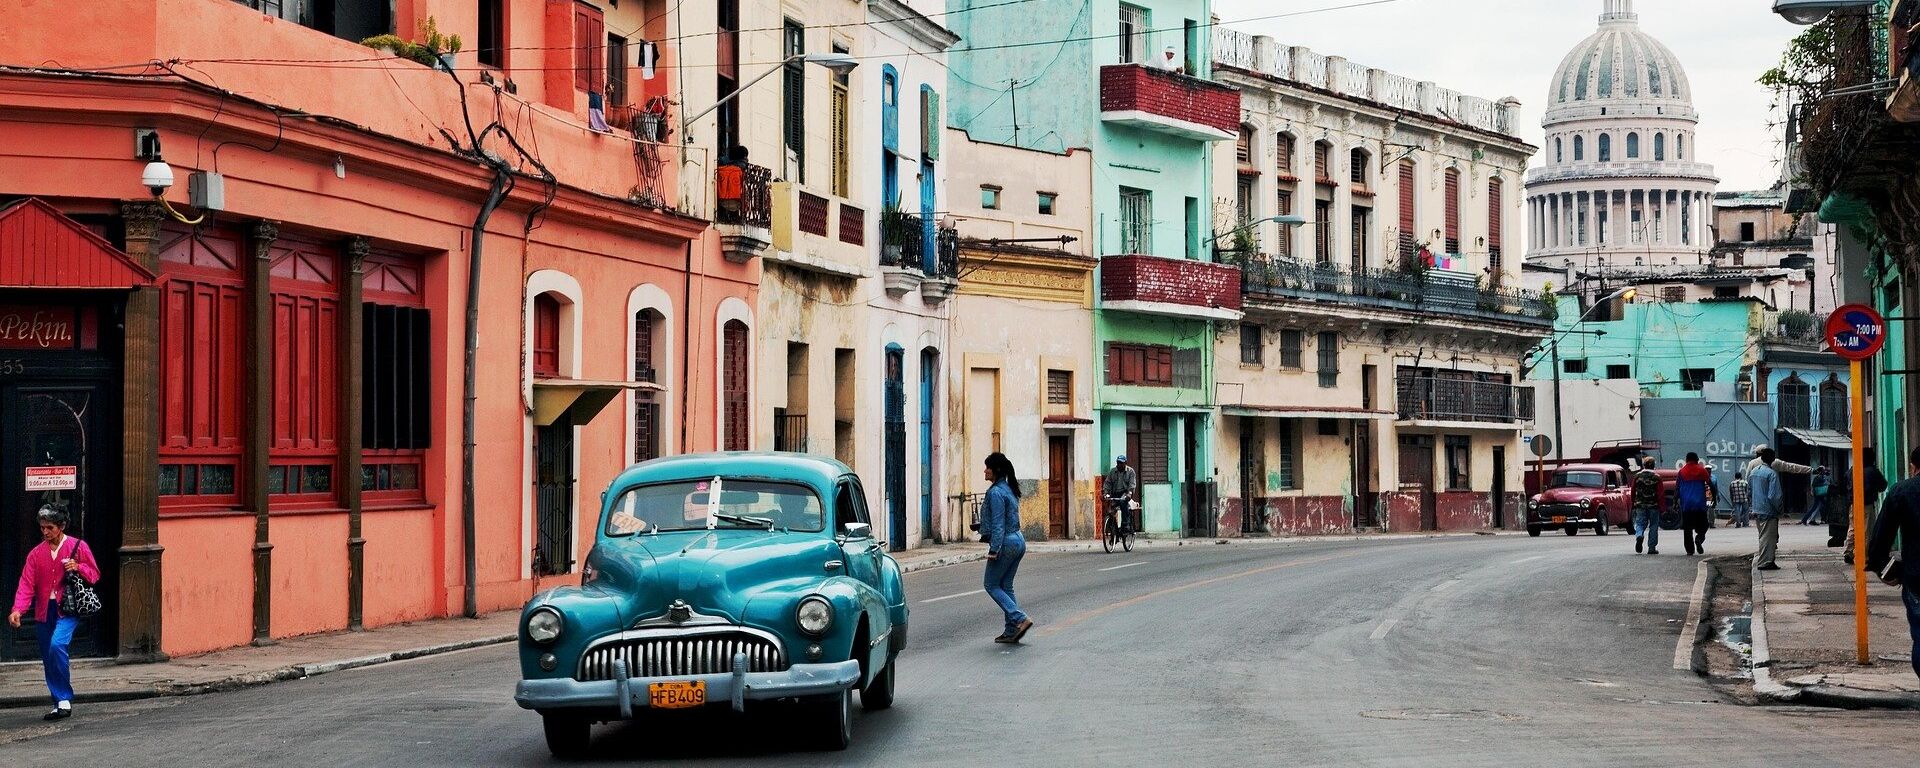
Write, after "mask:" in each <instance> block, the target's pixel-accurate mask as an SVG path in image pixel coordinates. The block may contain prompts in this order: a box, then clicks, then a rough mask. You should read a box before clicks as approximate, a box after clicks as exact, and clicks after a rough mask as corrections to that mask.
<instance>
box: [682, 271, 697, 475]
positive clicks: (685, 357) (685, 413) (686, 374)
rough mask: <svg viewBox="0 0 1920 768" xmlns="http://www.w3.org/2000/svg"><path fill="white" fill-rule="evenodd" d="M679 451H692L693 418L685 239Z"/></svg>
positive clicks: (690, 311)
mask: <svg viewBox="0 0 1920 768" xmlns="http://www.w3.org/2000/svg"><path fill="white" fill-rule="evenodd" d="M680 277H681V278H682V281H681V284H680V314H681V316H682V317H683V318H685V319H684V320H683V321H682V322H681V323H680V452H681V453H692V452H693V446H692V445H691V444H690V443H689V442H688V439H689V437H690V436H691V435H692V434H693V430H692V429H690V428H689V427H688V426H687V422H688V421H689V420H691V419H692V418H693V383H692V382H693V378H692V377H693V349H692V346H693V317H694V315H693V241H692V240H688V241H687V259H686V264H685V265H683V266H682V268H681V270H680Z"/></svg>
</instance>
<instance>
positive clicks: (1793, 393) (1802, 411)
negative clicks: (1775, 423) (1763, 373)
mask: <svg viewBox="0 0 1920 768" xmlns="http://www.w3.org/2000/svg"><path fill="white" fill-rule="evenodd" d="M1812 399H1813V388H1812V387H1809V386H1807V383H1806V382H1804V381H1801V380H1800V377H1799V376H1788V377H1787V378H1786V380H1784V381H1782V382H1780V391H1779V400H1780V405H1779V409H1780V412H1779V414H1778V416H1777V418H1778V419H1779V420H1780V426H1782V427H1786V428H1788V429H1810V428H1812V427H1813V412H1812V411H1813V403H1812V402H1811V401H1812Z"/></svg>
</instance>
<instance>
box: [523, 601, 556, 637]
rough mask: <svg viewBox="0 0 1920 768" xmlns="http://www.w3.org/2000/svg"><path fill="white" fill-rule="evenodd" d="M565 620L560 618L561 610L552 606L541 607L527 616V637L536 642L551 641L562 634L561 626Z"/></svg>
mask: <svg viewBox="0 0 1920 768" xmlns="http://www.w3.org/2000/svg"><path fill="white" fill-rule="evenodd" d="M564 623H565V622H562V621H561V620H560V612H559V611H556V610H554V609H552V608H540V609H537V610H535V611H534V612H533V615H532V616H528V617H527V637H528V638H529V639H531V640H533V641H534V642H536V643H551V642H553V641H554V639H555V638H558V637H559V636H560V628H561V626H563V625H564Z"/></svg>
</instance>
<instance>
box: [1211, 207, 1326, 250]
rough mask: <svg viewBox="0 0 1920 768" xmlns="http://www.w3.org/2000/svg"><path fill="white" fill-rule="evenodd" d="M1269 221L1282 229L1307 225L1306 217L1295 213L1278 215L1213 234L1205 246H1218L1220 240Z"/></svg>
mask: <svg viewBox="0 0 1920 768" xmlns="http://www.w3.org/2000/svg"><path fill="white" fill-rule="evenodd" d="M1269 221H1271V222H1274V223H1276V224H1279V225H1280V226H1283V227H1298V226H1304V225H1305V224H1306V223H1307V217H1305V216H1301V215H1300V214H1297V213H1283V214H1280V215H1279V216H1268V217H1266V218H1264V219H1254V220H1253V221H1249V222H1247V223H1245V224H1242V225H1240V226H1238V227H1235V228H1233V229H1229V230H1227V231H1225V232H1221V233H1218V234H1215V235H1214V236H1213V240H1211V241H1209V242H1208V243H1207V244H1208V245H1210V246H1211V245H1218V244H1219V243H1220V238H1223V237H1232V236H1234V235H1237V234H1240V233H1241V232H1245V231H1247V230H1249V229H1253V228H1254V227H1257V226H1260V225H1262V224H1265V223H1267V222H1269Z"/></svg>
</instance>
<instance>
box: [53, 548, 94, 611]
mask: <svg viewBox="0 0 1920 768" xmlns="http://www.w3.org/2000/svg"><path fill="white" fill-rule="evenodd" d="M73 551H74V553H75V554H78V553H79V551H80V545H79V543H77V540H76V543H75V544H74V545H73ZM58 559H59V558H57V557H56V558H55V560H56V561H57V560H58ZM63 581H64V583H63V584H62V590H61V592H60V613H61V614H62V615H66V616H72V617H75V618H80V619H84V618H87V617H88V616H92V615H94V614H96V613H99V612H100V593H99V592H97V591H95V590H94V588H93V585H92V584H88V583H87V580H86V579H84V578H81V576H80V573H79V572H78V571H67V572H66V576H65V577H64V578H63Z"/></svg>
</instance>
